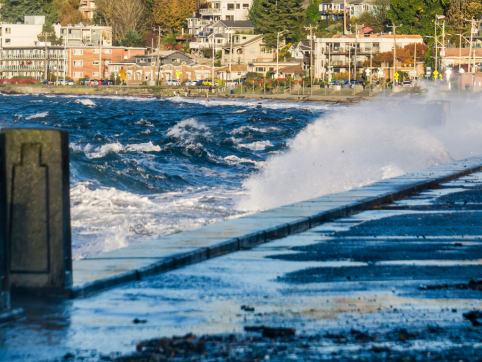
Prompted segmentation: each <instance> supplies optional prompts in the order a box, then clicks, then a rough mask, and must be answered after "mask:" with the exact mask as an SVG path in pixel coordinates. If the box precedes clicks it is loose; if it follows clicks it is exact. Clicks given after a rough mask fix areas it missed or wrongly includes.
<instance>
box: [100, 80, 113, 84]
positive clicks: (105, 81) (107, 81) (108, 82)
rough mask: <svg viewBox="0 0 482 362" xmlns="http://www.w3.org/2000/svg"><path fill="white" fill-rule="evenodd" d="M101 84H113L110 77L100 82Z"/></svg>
mask: <svg viewBox="0 0 482 362" xmlns="http://www.w3.org/2000/svg"><path fill="white" fill-rule="evenodd" d="M102 85H114V81H113V80H110V79H106V80H104V81H103V82H102Z"/></svg>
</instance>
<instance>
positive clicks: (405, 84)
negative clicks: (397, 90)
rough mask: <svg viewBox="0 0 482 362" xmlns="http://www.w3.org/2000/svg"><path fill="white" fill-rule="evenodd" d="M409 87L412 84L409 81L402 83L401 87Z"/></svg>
mask: <svg viewBox="0 0 482 362" xmlns="http://www.w3.org/2000/svg"><path fill="white" fill-rule="evenodd" d="M411 86H412V82H411V81H409V80H406V81H404V82H403V83H402V87H411Z"/></svg>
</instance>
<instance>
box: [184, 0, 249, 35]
mask: <svg viewBox="0 0 482 362" xmlns="http://www.w3.org/2000/svg"><path fill="white" fill-rule="evenodd" d="M251 5H253V0H214V1H210V2H208V3H207V7H206V8H203V9H200V10H199V14H196V13H194V14H193V16H192V17H190V18H187V26H188V32H189V34H191V35H193V36H197V35H198V34H199V33H201V32H203V31H204V32H206V30H204V29H205V28H206V27H209V26H210V25H212V24H214V23H215V22H217V21H220V20H228V21H242V20H248V16H249V9H250V8H251Z"/></svg>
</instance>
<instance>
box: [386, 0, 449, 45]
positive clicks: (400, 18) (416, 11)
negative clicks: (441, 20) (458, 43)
mask: <svg viewBox="0 0 482 362" xmlns="http://www.w3.org/2000/svg"><path fill="white" fill-rule="evenodd" d="M391 4H392V6H391V8H390V10H389V12H388V16H389V18H390V19H391V21H392V23H393V24H395V25H400V24H403V25H402V26H401V27H400V28H398V29H399V30H398V31H397V32H398V34H420V35H433V34H434V32H435V27H434V19H435V16H436V15H442V14H444V11H445V10H446V9H447V7H448V5H449V1H448V0H391ZM429 42H430V41H429Z"/></svg>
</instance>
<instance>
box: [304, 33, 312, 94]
mask: <svg viewBox="0 0 482 362" xmlns="http://www.w3.org/2000/svg"><path fill="white" fill-rule="evenodd" d="M305 29H306V30H308V29H310V84H311V95H313V25H310V26H309V27H306V26H305Z"/></svg>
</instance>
